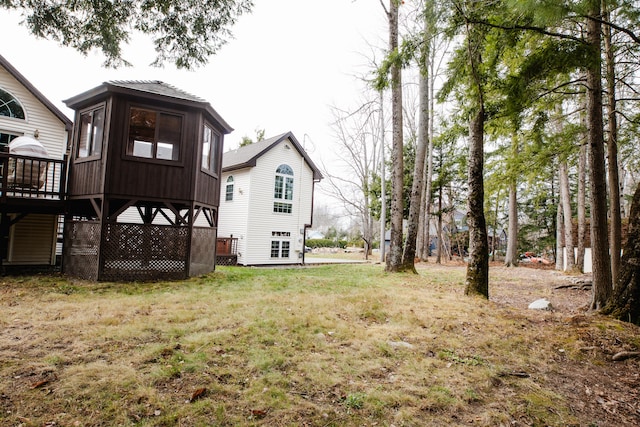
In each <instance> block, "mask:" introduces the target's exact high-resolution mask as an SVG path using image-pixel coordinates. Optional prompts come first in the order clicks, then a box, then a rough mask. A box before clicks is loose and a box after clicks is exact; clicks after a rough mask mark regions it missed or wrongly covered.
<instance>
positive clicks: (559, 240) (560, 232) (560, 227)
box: [556, 197, 564, 271]
mask: <svg viewBox="0 0 640 427" xmlns="http://www.w3.org/2000/svg"><path fill="white" fill-rule="evenodd" d="M562 218H563V216H562V201H561V200H560V197H558V203H557V204H556V270H558V271H562V270H563V269H564V221H563V220H562Z"/></svg>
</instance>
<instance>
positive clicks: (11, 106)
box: [0, 89, 25, 120]
mask: <svg viewBox="0 0 640 427" xmlns="http://www.w3.org/2000/svg"><path fill="white" fill-rule="evenodd" d="M0 116H5V117H13V118H15V119H22V120H24V118H25V116H24V108H22V104H20V101H18V100H17V99H16V98H15V97H14V96H13V95H11V94H10V93H9V92H7V91H6V90H4V89H0Z"/></svg>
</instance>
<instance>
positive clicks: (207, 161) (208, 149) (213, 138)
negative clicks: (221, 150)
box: [202, 125, 220, 173]
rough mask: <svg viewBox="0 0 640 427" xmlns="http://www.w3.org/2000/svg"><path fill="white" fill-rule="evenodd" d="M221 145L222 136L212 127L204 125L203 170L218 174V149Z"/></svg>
mask: <svg viewBox="0 0 640 427" xmlns="http://www.w3.org/2000/svg"><path fill="white" fill-rule="evenodd" d="M219 145H220V135H218V134H217V133H216V132H215V131H214V130H213V129H212V128H211V127H210V126H208V125H204V132H203V135H202V169H204V170H206V171H209V172H212V173H218V155H217V154H218V147H219Z"/></svg>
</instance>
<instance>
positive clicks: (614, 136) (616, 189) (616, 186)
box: [602, 1, 622, 283]
mask: <svg viewBox="0 0 640 427" xmlns="http://www.w3.org/2000/svg"><path fill="white" fill-rule="evenodd" d="M602 4H603V5H604V7H605V10H604V11H603V13H604V19H605V21H607V22H608V21H609V12H608V10H607V9H606V4H607V2H606V1H603V2H602ZM604 46H605V55H606V64H607V97H608V108H607V116H608V127H609V139H608V141H607V157H608V160H609V161H608V166H609V169H608V177H609V192H610V197H609V222H610V225H609V226H610V228H611V231H610V236H611V237H610V240H609V244H610V253H611V281H612V282H613V283H616V281H617V278H618V271H619V269H620V249H621V245H622V218H621V214H620V178H619V176H618V119H617V116H616V69H615V58H614V52H613V47H612V41H611V27H610V26H609V25H605V26H604Z"/></svg>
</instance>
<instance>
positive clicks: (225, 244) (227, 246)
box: [216, 236, 238, 255]
mask: <svg viewBox="0 0 640 427" xmlns="http://www.w3.org/2000/svg"><path fill="white" fill-rule="evenodd" d="M216 254H218V255H237V254H238V238H237V237H233V236H232V237H218V239H217V244H216Z"/></svg>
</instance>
